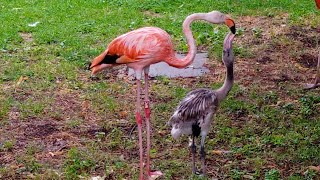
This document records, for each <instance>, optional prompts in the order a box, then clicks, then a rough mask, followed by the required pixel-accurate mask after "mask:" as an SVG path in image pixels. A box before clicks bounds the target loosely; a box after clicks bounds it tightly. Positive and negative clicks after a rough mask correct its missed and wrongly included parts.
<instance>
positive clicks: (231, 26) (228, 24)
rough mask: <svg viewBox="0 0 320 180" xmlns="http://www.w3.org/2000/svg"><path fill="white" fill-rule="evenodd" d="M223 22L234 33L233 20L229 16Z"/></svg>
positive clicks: (234, 25)
mask: <svg viewBox="0 0 320 180" xmlns="http://www.w3.org/2000/svg"><path fill="white" fill-rule="evenodd" d="M319 1H320V0H319ZM225 24H226V25H227V26H228V27H229V29H230V31H231V32H232V33H233V34H236V24H235V23H234V21H233V20H232V19H231V18H229V17H227V18H226V20H225Z"/></svg>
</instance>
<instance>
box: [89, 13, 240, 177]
mask: <svg viewBox="0 0 320 180" xmlns="http://www.w3.org/2000/svg"><path fill="white" fill-rule="evenodd" d="M194 20H205V21H207V22H209V23H212V24H223V23H224V24H226V25H227V26H228V27H229V28H230V30H231V32H232V33H233V34H234V33H235V31H236V28H235V23H234V21H233V20H232V19H231V18H230V17H228V16H227V15H225V14H223V13H221V12H218V11H212V12H209V13H195V14H191V15H189V16H188V17H187V18H186V19H185V20H184V22H183V32H184V35H185V37H186V39H187V43H188V47H189V52H188V54H187V55H186V56H185V57H184V58H182V59H178V58H177V57H176V56H175V51H174V48H173V44H172V42H171V38H170V35H169V34H168V33H167V32H166V31H164V30H162V29H160V28H157V27H144V28H140V29H137V30H134V31H130V32H128V33H126V34H123V35H121V36H119V37H117V38H115V39H114V40H113V41H112V42H111V43H110V44H109V45H108V47H107V49H106V50H105V51H104V52H103V53H102V54H100V55H99V56H97V57H96V58H94V59H93V61H92V63H91V64H90V69H91V76H94V75H95V74H96V73H98V72H99V71H101V70H103V69H105V68H108V67H112V66H115V65H120V64H126V65H127V66H128V67H130V68H132V69H133V70H134V72H135V76H136V83H137V101H136V114H135V118H136V122H137V124H138V133H139V149H140V176H139V179H140V180H142V179H143V178H144V175H143V147H142V118H141V114H140V109H141V107H140V106H141V103H140V87H141V82H140V80H141V76H142V71H144V79H145V97H144V108H145V122H146V129H147V130H146V131H147V164H146V171H147V175H148V179H150V178H151V177H156V176H161V175H162V173H161V171H154V172H152V171H150V105H149V97H148V72H149V67H150V65H151V64H155V63H158V62H160V61H164V62H166V63H168V64H169V65H170V66H173V67H176V68H184V67H186V66H188V65H189V64H191V63H192V62H193V60H194V57H195V55H196V52H197V47H196V43H195V40H194V38H193V35H192V32H191V29H190V24H191V23H192V22H193V21H194Z"/></svg>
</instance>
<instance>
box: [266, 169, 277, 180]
mask: <svg viewBox="0 0 320 180" xmlns="http://www.w3.org/2000/svg"><path fill="white" fill-rule="evenodd" d="M264 178H265V179H266V180H277V179H280V178H281V177H280V173H279V171H278V170H277V169H271V170H269V171H268V172H266V173H265V175H264Z"/></svg>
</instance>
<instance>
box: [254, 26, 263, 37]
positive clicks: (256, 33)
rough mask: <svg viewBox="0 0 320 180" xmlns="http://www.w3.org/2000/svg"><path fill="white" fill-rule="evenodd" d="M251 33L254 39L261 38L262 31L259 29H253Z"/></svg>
mask: <svg viewBox="0 0 320 180" xmlns="http://www.w3.org/2000/svg"><path fill="white" fill-rule="evenodd" d="M252 33H253V35H254V37H256V38H261V36H262V29H260V28H253V29H252Z"/></svg>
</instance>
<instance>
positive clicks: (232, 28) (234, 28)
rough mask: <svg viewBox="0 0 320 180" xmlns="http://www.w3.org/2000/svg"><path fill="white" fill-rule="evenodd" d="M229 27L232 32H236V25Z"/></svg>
mask: <svg viewBox="0 0 320 180" xmlns="http://www.w3.org/2000/svg"><path fill="white" fill-rule="evenodd" d="M229 29H230V31H231V32H232V34H236V25H233V26H231V27H230V28H229Z"/></svg>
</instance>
